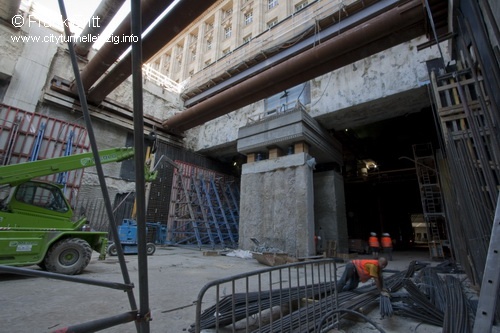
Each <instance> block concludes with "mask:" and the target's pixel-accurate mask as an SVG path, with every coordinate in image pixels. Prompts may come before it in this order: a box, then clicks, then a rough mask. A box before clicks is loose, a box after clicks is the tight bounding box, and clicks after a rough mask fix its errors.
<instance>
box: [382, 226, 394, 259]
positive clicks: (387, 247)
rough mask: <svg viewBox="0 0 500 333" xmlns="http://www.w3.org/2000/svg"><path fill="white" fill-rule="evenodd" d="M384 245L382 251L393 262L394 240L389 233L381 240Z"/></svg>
mask: <svg viewBox="0 0 500 333" xmlns="http://www.w3.org/2000/svg"><path fill="white" fill-rule="evenodd" d="M380 241H381V243H382V251H383V252H384V253H386V254H387V256H388V257H389V260H390V261H392V239H391V236H390V235H389V234H388V233H386V232H385V233H383V234H382V238H381V239H380Z"/></svg>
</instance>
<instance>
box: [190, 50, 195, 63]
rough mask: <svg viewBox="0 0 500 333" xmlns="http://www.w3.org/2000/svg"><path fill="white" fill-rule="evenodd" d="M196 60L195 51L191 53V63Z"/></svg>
mask: <svg viewBox="0 0 500 333" xmlns="http://www.w3.org/2000/svg"><path fill="white" fill-rule="evenodd" d="M194 60H196V51H194V50H193V51H191V61H194Z"/></svg>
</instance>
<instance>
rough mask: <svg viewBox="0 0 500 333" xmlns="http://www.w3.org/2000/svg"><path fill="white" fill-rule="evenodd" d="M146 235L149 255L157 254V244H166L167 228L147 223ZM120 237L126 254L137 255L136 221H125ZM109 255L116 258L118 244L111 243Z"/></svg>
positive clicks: (121, 226)
mask: <svg viewBox="0 0 500 333" xmlns="http://www.w3.org/2000/svg"><path fill="white" fill-rule="evenodd" d="M146 234H147V239H148V243H147V244H146V251H147V254H148V255H152V254H154V253H155V251H156V245H155V244H161V245H163V244H166V239H167V227H166V226H164V225H162V224H160V223H159V222H157V223H153V222H147V223H146ZM118 237H119V238H120V243H121V245H122V249H123V253H124V254H137V251H138V250H137V222H136V221H135V220H131V219H124V220H123V222H122V224H121V225H120V226H119V227H118ZM108 254H109V255H111V256H116V255H117V254H118V252H117V249H116V243H111V244H110V245H109V246H108Z"/></svg>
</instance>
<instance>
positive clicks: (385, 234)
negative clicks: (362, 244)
mask: <svg viewBox="0 0 500 333" xmlns="http://www.w3.org/2000/svg"><path fill="white" fill-rule="evenodd" d="M382 236H386V237H389V236H390V235H389V234H388V233H387V232H384V233H383V234H382Z"/></svg>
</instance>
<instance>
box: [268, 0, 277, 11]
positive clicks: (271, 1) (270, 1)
mask: <svg viewBox="0 0 500 333" xmlns="http://www.w3.org/2000/svg"><path fill="white" fill-rule="evenodd" d="M277 5H278V0H267V9H273V8H274V7H276V6H277Z"/></svg>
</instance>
